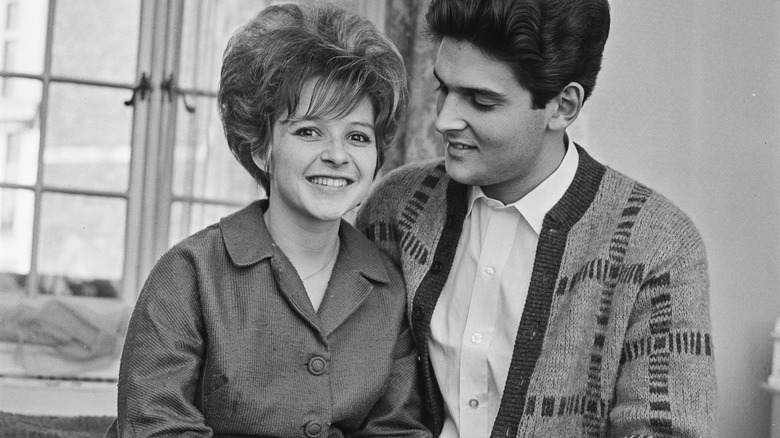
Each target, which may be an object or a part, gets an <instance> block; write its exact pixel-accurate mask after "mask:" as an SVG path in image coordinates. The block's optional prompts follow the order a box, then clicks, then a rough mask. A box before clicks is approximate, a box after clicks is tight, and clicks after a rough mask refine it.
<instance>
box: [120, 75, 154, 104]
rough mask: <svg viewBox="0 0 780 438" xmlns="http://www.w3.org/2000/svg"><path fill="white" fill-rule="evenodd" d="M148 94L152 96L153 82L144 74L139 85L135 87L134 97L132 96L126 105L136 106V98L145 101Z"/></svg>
mask: <svg viewBox="0 0 780 438" xmlns="http://www.w3.org/2000/svg"><path fill="white" fill-rule="evenodd" d="M146 93H149V94H152V81H151V78H149V77H148V76H146V73H142V74H141V80H140V81H138V85H136V86H135V87H133V95H132V96H130V100H126V101H125V105H127V106H135V99H136V97H139V98H140V99H141V100H144V99H146Z"/></svg>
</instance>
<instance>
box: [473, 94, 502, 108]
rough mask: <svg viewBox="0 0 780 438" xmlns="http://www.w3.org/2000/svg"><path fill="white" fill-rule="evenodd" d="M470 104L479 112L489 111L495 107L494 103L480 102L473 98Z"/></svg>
mask: <svg viewBox="0 0 780 438" xmlns="http://www.w3.org/2000/svg"><path fill="white" fill-rule="evenodd" d="M471 103H472V104H473V105H474V107H475V108H477V109H478V110H480V111H490V110H492V109H493V108H495V107H496V104H495V103H485V102H481V101H480V100H479V99H477V98H474V97H472V98H471Z"/></svg>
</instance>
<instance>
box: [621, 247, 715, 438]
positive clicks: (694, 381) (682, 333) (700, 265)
mask: <svg viewBox="0 0 780 438" xmlns="http://www.w3.org/2000/svg"><path fill="white" fill-rule="evenodd" d="M685 244H687V245H688V246H687V248H686V247H683V248H684V249H686V250H685V251H684V252H683V254H682V255H680V256H672V257H669V258H668V259H669V260H667V261H666V262H662V263H661V264H659V265H657V266H656V267H655V268H653V270H652V271H651V272H648V273H647V275H646V276H645V278H644V280H643V282H642V284H641V287H640V289H639V294H638V296H637V299H636V301H635V304H634V309H633V312H632V315H631V317H630V319H629V324H628V327H627V330H626V338H625V342H624V345H623V348H622V354H621V365H620V368H619V374H618V378H617V383H616V387H615V400H614V406H613V408H612V410H611V413H610V425H611V426H610V434H609V436H610V437H690V438H704V437H713V436H714V427H715V411H716V398H717V395H716V385H715V366H714V361H713V354H712V338H711V331H710V313H709V292H708V290H709V285H708V275H707V262H706V256H705V250H704V245H703V243H702V242H701V238H700V237H699V235H698V233H694V236H693V238H692V239H687V242H684V245H685Z"/></svg>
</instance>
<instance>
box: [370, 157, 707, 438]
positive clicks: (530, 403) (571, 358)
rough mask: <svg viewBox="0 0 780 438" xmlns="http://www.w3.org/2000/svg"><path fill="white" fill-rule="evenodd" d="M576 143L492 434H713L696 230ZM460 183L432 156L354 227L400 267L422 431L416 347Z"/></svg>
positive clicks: (393, 177)
mask: <svg viewBox="0 0 780 438" xmlns="http://www.w3.org/2000/svg"><path fill="white" fill-rule="evenodd" d="M577 147H578V151H579V154H580V162H579V165H578V168H577V172H576V175H575V177H574V181H573V182H572V184H571V186H570V187H569V189H568V190H567V191H566V193H565V194H564V196H563V198H562V199H561V200H560V201H559V202H558V204H557V205H556V206H555V207H554V208H553V209H552V210H550V211H549V212H548V213H547V215H546V216H545V218H544V222H543V228H542V231H541V234H540V236H539V243H538V246H537V249H536V259H535V261H534V267H533V272H532V275H531V283H530V287H529V290H528V297H527V299H526V303H525V309H524V311H523V315H522V318H521V321H520V326H519V327H518V330H517V338H516V343H515V347H514V351H513V353H512V360H511V365H510V368H509V375H508V378H507V382H506V386H505V388H504V392H503V396H502V399H501V405H500V407H499V411H498V417H497V419H496V422H495V424H494V425H493V429H492V434H491V436H492V437H512V436H517V437H556V438H559V437H567V438H570V437H656V438H660V437H712V436H714V430H713V429H714V424H715V410H716V409H715V405H716V390H715V370H714V362H713V357H712V338H711V335H710V315H709V296H708V289H709V285H708V276H707V263H706V259H705V250H704V245H703V242H702V239H701V237H700V235H699V233H698V231H697V230H696V228H695V227H694V225H693V224H692V222H691V221H690V220H689V219H688V217H686V216H685V215H684V214H683V213H682V212H681V211H680V210H678V209H677V208H676V207H674V206H673V205H672V204H671V203H670V202H669V201H668V200H667V199H665V198H663V197H662V196H660V195H659V194H657V193H655V192H654V191H652V190H650V189H648V188H647V187H645V186H643V185H641V184H639V183H637V182H635V181H633V180H632V179H630V178H628V177H626V176H624V175H622V174H620V173H618V172H616V171H615V170H613V169H611V168H608V167H606V166H604V165H602V164H600V163H598V162H596V161H595V160H594V159H593V158H591V157H590V156H589V155H588V154H587V153H586V152H585V151H584V150H583V149H581V148H579V146H577ZM467 193H468V190H467V186H464V185H462V184H459V183H457V182H455V181H453V180H451V179H450V178H449V177H448V176H447V174H446V172H445V170H444V165H443V163H442V162H440V161H439V162H427V163H415V164H411V165H407V166H405V167H403V168H401V169H397V170H396V171H394V172H391V173H389V174H388V175H387V176H386V177H385V178H384V179H383V180H382V181H381V182H380V183H379V184H378V186H377V187H376V189H375V190H374V191H373V192H372V195H371V196H370V198H369V199H368V200H367V201H366V202H364V204H363V206H362V207H361V210H360V212H359V214H358V217H357V221H356V224H357V227H358V229H360V230H361V231H363V232H364V233H365V234H366V235H367V236H368V237H369V238H370V239H372V240H373V241H375V242H376V243H377V244H378V245H379V246H380V248H382V250H384V251H385V252H387V253H388V254H389V255H390V256H391V257H392V258H393V259H394V260H396V261H397V262H398V263H399V264H400V265H401V266H402V268H403V272H404V276H405V279H406V282H407V291H408V292H407V293H408V303H409V316H410V319H411V321H412V325H413V329H414V334H415V339H416V341H417V344H418V348H419V356H420V357H419V363H420V365H421V368H422V370H421V371H422V376H423V378H424V384H425V388H424V391H425V400H426V405H427V410H428V416H429V422H430V426H431V429H432V430H433V431H434V435H435V436H436V435H438V433H439V432H440V431H441V427H442V422H443V415H444V413H443V409H444V408H443V404H442V399H441V395H440V393H439V390H438V386H437V384H436V380H435V376H434V372H433V368H432V367H431V363H430V356H429V352H428V342H427V339H428V335H429V333H430V321H431V315H432V314H433V309H434V306H435V305H436V302H437V300H438V298H439V294H440V293H441V290H442V287H443V286H444V283H445V281H446V279H447V276H448V275H449V273H450V270H451V267H452V261H453V258H454V255H455V248H456V246H457V242H458V238H459V236H460V233H461V229H462V225H463V220H464V217H465V214H466V208H467Z"/></svg>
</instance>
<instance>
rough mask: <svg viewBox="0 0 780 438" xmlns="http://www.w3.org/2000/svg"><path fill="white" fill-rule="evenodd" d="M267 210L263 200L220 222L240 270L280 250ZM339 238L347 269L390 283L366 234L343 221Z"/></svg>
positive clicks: (233, 260) (379, 258) (227, 243)
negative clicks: (267, 216)
mask: <svg viewBox="0 0 780 438" xmlns="http://www.w3.org/2000/svg"><path fill="white" fill-rule="evenodd" d="M267 209H268V200H267V199H262V200H259V201H255V202H253V203H251V204H249V205H248V206H246V207H244V208H242V209H241V210H239V211H237V212H235V213H233V214H231V215H229V216H226V217H224V218H222V219H221V220H220V221H219V228H220V230H221V231H222V238H223V239H224V241H225V247H226V248H227V252H228V255H229V256H230V260H231V261H232V262H233V263H234V264H235V265H236V266H239V267H246V266H251V265H254V264H255V263H258V262H259V261H261V260H263V259H266V258H269V257H272V256H273V255H274V252H275V251H278V250H279V248H278V247H277V246H276V243H274V241H273V239H272V238H271V234H270V233H269V232H268V228H266V226H265V221H264V220H263V213H264V212H265V211H266V210H267ZM339 237H340V238H341V245H342V248H341V252H342V253H343V254H344V259H343V260H344V263H345V264H346V265H347V266H345V268H352V269H354V270H355V271H358V272H360V273H361V274H363V275H364V276H365V277H368V278H370V279H371V280H374V281H379V282H382V283H388V282H389V281H390V277H389V275H388V274H387V270H386V269H385V266H384V263H383V260H382V256H381V255H380V254H379V250H378V249H377V247H376V246H374V244H373V243H371V242H370V241H369V240H368V239H367V238H366V237H365V236H363V234H361V233H360V232H358V231H357V230H356V229H355V228H354V227H352V225H350V224H349V223H348V222H346V221H344V220H342V221H341V225H340V226H339Z"/></svg>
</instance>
